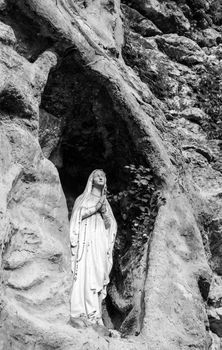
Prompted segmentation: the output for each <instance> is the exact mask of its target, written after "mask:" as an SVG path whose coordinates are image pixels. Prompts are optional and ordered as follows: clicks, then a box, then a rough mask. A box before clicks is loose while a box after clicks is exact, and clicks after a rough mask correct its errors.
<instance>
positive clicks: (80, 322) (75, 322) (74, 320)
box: [69, 316, 88, 328]
mask: <svg viewBox="0 0 222 350" xmlns="http://www.w3.org/2000/svg"><path fill="white" fill-rule="evenodd" d="M69 324H70V325H71V326H72V327H74V328H85V327H87V326H88V323H87V320H86V318H84V317H72V316H71V317H70V320H69Z"/></svg>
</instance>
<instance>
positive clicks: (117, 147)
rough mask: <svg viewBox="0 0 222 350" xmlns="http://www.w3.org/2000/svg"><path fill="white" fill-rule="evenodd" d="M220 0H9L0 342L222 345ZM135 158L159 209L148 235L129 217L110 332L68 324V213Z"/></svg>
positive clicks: (4, 43) (0, 34)
mask: <svg viewBox="0 0 222 350" xmlns="http://www.w3.org/2000/svg"><path fill="white" fill-rule="evenodd" d="M219 5H220V3H219V1H217V0H212V1H207V0H201V1H195V2H194V1H190V0H184V1H165V0H161V1H158V0H140V1H138V0H135V1H134V0H133V1H132V0H130V1H128V0H124V1H123V3H122V4H120V2H119V1H118V0H105V1H102V0H96V1H91V0H87V1H82V0H76V1H71V0H57V1H54V0H44V1H37V0H17V1H15V0H4V1H3V0H2V1H0V75H1V82H0V144H1V147H0V174H1V177H0V183H1V200H0V217H1V222H0V225H1V230H0V244H1V255H0V261H1V290H0V292H1V294H0V298H1V299H0V310H1V317H0V349H4V350H14V349H16V350H17V349H18V350H23V349H28V350H29V349H30V350H32V349H35V350H36V349H37V350H46V349H61V350H68V349H70V350H71V349H74V348H75V349H101V350H102V349H113V350H114V349H117V348H119V349H132V350H133V349H147V348H148V349H150V350H169V349H170V350H174V349H175V350H179V349H181V350H187V349H200V350H202V349H211V350H219V349H221V347H222V341H221V337H222V334H221V327H222V326H221V325H222V312H221V307H222V305H221V298H222V296H221V276H222V248H221V247H222V245H221V244H222V239H221V232H222V219H221V215H222V199H221V198H222V190H221V188H222V163H221V137H222V133H221V126H222V123H221V117H220V98H221V97H220V95H221V70H220V69H221V59H222V54H221V52H222V51H221V44H220V43H221V24H222V11H221V7H220V6H219ZM131 163H136V164H137V165H138V166H139V165H140V164H141V165H143V166H146V167H149V168H151V169H152V173H153V176H154V179H155V181H153V183H152V184H148V185H147V186H151V185H152V186H153V194H155V196H154V198H157V200H156V202H155V203H154V204H155V211H154V214H155V215H154V216H153V217H152V220H151V219H150V221H149V222H148V223H147V236H146V237H147V238H146V239H145V240H143V241H141V246H139V247H138V244H136V245H133V244H131V245H128V246H127V249H125V246H124V245H123V247H124V249H123V250H122V251H121V249H120V248H119V247H120V246H121V244H122V242H123V241H124V239H125V238H127V239H128V238H129V236H130V232H128V236H127V237H126V236H124V235H123V232H122V231H121V230H119V232H118V240H117V242H120V243H118V244H119V246H118V244H117V245H116V248H115V249H116V254H114V256H115V259H116V261H115V269H114V273H113V275H112V278H111V283H110V288H109V293H108V299H107V302H106V304H105V305H104V321H105V323H106V325H107V326H109V327H110V328H112V327H113V328H115V329H117V330H118V331H120V332H122V334H123V335H124V336H125V338H121V337H120V333H118V332H116V333H115V331H113V332H112V336H111V337H105V336H102V335H101V334H100V335H99V334H97V333H96V332H95V331H94V330H93V329H91V328H90V327H89V328H87V329H76V328H73V327H71V325H70V324H69V295H70V289H71V283H72V276H71V272H70V250H69V237H68V236H69V234H68V214H69V212H70V209H71V207H72V204H73V201H74V199H75V197H76V195H78V194H79V193H80V192H81V189H82V186H83V183H84V181H85V178H86V177H87V174H88V173H89V170H91V169H92V168H95V167H103V168H104V169H105V171H106V172H107V175H108V179H109V182H110V188H111V190H112V191H113V192H114V193H119V192H121V191H123V190H125V189H126V179H125V178H124V172H123V170H122V168H123V166H124V165H129V164H131ZM56 168H57V169H56ZM58 170H59V173H58ZM64 194H65V196H64ZM65 197H66V198H65ZM65 199H66V201H65ZM152 203H153V202H152V201H150V202H149V203H148V204H147V205H148V208H147V210H150V211H151V206H152V205H153V204H152ZM121 220H124V217H123V218H119V227H122V226H121ZM148 233H149V234H148ZM138 242H140V241H139V240H138ZM117 253H118V254H117ZM137 253H138V254H137ZM137 255H138V256H139V261H137V260H138V259H137V260H136V258H137ZM115 273H116V275H115Z"/></svg>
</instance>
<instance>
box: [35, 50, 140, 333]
mask: <svg viewBox="0 0 222 350" xmlns="http://www.w3.org/2000/svg"><path fill="white" fill-rule="evenodd" d="M41 109H42V110H44V113H42V114H41V115H40V125H43V128H44V130H41V129H40V144H41V146H42V149H43V152H44V149H46V148H47V151H48V150H49V145H51V144H55V143H53V142H52V139H53V138H54V140H59V141H58V142H57V145H56V147H52V149H51V150H50V156H49V159H50V160H51V161H52V162H53V163H54V164H55V165H56V167H57V168H58V171H59V174H60V179H61V183H62V187H63V190H64V193H65V196H66V199H67V205H68V209H69V215H70V213H71V210H72V207H73V203H74V200H75V198H76V197H77V196H78V195H79V194H81V193H82V192H83V190H84V187H85V184H86V182H87V179H88V176H89V174H90V173H91V171H92V170H94V169H97V168H100V169H103V170H104V171H105V173H106V175H107V184H108V191H109V192H110V193H111V196H112V195H115V194H118V193H120V192H121V191H124V190H125V189H126V188H127V186H128V185H129V177H128V175H127V173H126V171H125V169H124V166H125V165H129V164H135V165H139V164H143V163H144V161H143V159H142V157H141V156H140V155H139V154H138V152H137V151H136V149H135V146H134V144H133V141H132V139H131V137H130V135H129V132H128V129H127V127H126V125H125V122H124V121H123V120H122V119H121V117H120V116H119V115H118V113H116V111H115V110H114V108H113V104H112V100H111V98H110V96H109V94H108V92H107V90H106V88H105V87H104V86H103V85H102V84H101V82H100V81H99V79H98V77H92V76H91V75H90V74H89V72H86V71H84V69H83V68H82V67H81V66H80V65H79V64H78V63H77V62H76V61H74V58H73V56H72V55H68V56H66V58H65V59H64V60H63V62H62V63H61V64H60V65H59V66H58V67H57V68H56V69H55V70H53V71H52V72H51V74H50V76H49V79H48V83H47V85H46V87H45V90H44V94H43V96H42V104H41ZM45 111H46V112H47V116H49V117H47V121H46V120H44V122H43V119H44V118H45V115H46V114H45V113H46V112H45ZM50 116H51V117H50ZM41 119H42V120H41ZM58 121H59V122H58ZM46 124H47V125H46ZM58 124H59V125H60V126H61V127H60V129H59V131H58V128H55V125H56V126H58ZM46 130H55V132H54V133H53V132H52V131H51V132H50V133H49V134H48V138H49V139H47V132H46ZM42 134H44V138H43V137H42V138H41V135H42ZM41 141H42V142H41ZM111 205H112V203H111ZM113 211H114V215H115V217H116V219H117V223H118V227H119V228H121V221H122V220H123V218H122V217H121V215H120V210H119V208H118V206H115V207H113ZM128 236H130V232H128V233H127V232H125V233H124V234H122V232H121V230H120V229H119V230H118V234H117V241H118V243H116V244H115V247H114V251H116V253H114V265H113V272H112V273H111V281H110V285H109V288H108V295H107V298H106V300H105V303H104V305H103V319H104V323H105V325H106V326H107V327H109V328H114V329H117V330H120V331H122V332H125V333H128V334H129V333H134V334H135V332H137V333H138V326H137V325H136V326H134V325H135V324H136V323H138V322H140V323H141V314H142V313H143V308H142V303H143V301H142V300H140V298H142V297H141V296H138V297H137V298H138V299H139V301H138V302H137V305H139V306H138V308H136V311H135V312H133V314H132V317H129V313H130V311H131V310H132V309H133V307H134V299H135V296H134V292H136V290H135V288H134V286H133V281H131V282H130V279H131V280H132V279H133V277H132V272H131V271H132V268H129V271H128V272H126V269H128V267H127V268H126V267H124V269H125V272H124V273H123V272H122V271H121V269H122V266H123V264H125V265H126V266H128V265H129V261H130V259H131V256H136V255H137V256H138V248H137V247H135V248H133V249H134V252H133V254H131V253H129V249H130V248H131V246H132V239H129V237H128ZM117 246H118V249H117ZM119 247H121V249H122V250H121V249H119ZM120 251H122V252H123V253H122V255H123V256H120V253H119V252H120ZM141 251H142V253H141V254H143V249H142V248H141ZM124 260H125V262H124ZM135 261H136V259H135ZM131 263H132V261H131ZM138 264H139V261H138ZM138 264H137V263H135V268H137V267H138V266H139V265H138ZM138 275H139V274H138ZM144 278H145V277H144ZM125 282H126V283H127V284H128V287H127V288H128V289H130V288H131V289H132V290H131V295H129V294H130V293H129V290H128V291H127V292H126V291H125V290H124V288H125V287H124V283H125ZM130 283H131V284H132V286H131V284H130ZM142 284H143V281H142V282H141V285H142ZM137 285H139V284H137ZM129 286H131V287H130V288H129ZM138 288H142V287H141V286H139V287H138ZM141 295H142V294H141ZM127 317H128V321H127V322H126V326H125V328H121V327H122V325H123V323H124V321H125V319H126V318H127ZM137 319H139V321H138V320H137ZM140 325H141V324H140ZM135 329H137V331H135Z"/></svg>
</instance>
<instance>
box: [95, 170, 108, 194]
mask: <svg viewBox="0 0 222 350" xmlns="http://www.w3.org/2000/svg"><path fill="white" fill-rule="evenodd" d="M105 185H106V174H105V173H104V171H103V170H102V169H96V170H95V171H94V172H93V186H94V187H97V188H100V189H102V188H103V187H104V186H105Z"/></svg>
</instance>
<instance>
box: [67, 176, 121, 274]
mask: <svg viewBox="0 0 222 350" xmlns="http://www.w3.org/2000/svg"><path fill="white" fill-rule="evenodd" d="M98 170H100V171H103V170H101V169H95V170H94V171H93V172H92V173H91V174H90V175H89V178H88V181H87V184H86V187H85V190H84V191H83V193H82V194H81V195H80V196H79V197H78V198H77V199H76V201H75V204H74V207H73V210H72V215H71V219H70V241H71V245H72V247H73V248H72V254H73V258H72V264H74V263H75V259H76V254H77V250H78V249H76V248H77V245H78V240H79V235H80V234H81V228H82V225H81V223H82V214H81V209H82V208H83V207H85V206H87V201H88V197H89V195H90V193H91V191H92V187H93V177H94V174H95V172H97V171H98ZM105 179H106V178H105ZM105 181H106V180H105ZM106 189H107V186H106V182H105V185H104V187H103V192H102V195H103V194H105V192H106ZM106 208H107V210H108V215H109V217H110V228H109V229H108V236H109V265H110V268H109V270H111V267H112V250H113V245H114V241H115V236H116V231H117V224H116V220H115V218H114V215H113V212H112V209H111V207H110V204H109V202H108V201H107V199H106ZM109 272H110V271H109Z"/></svg>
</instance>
